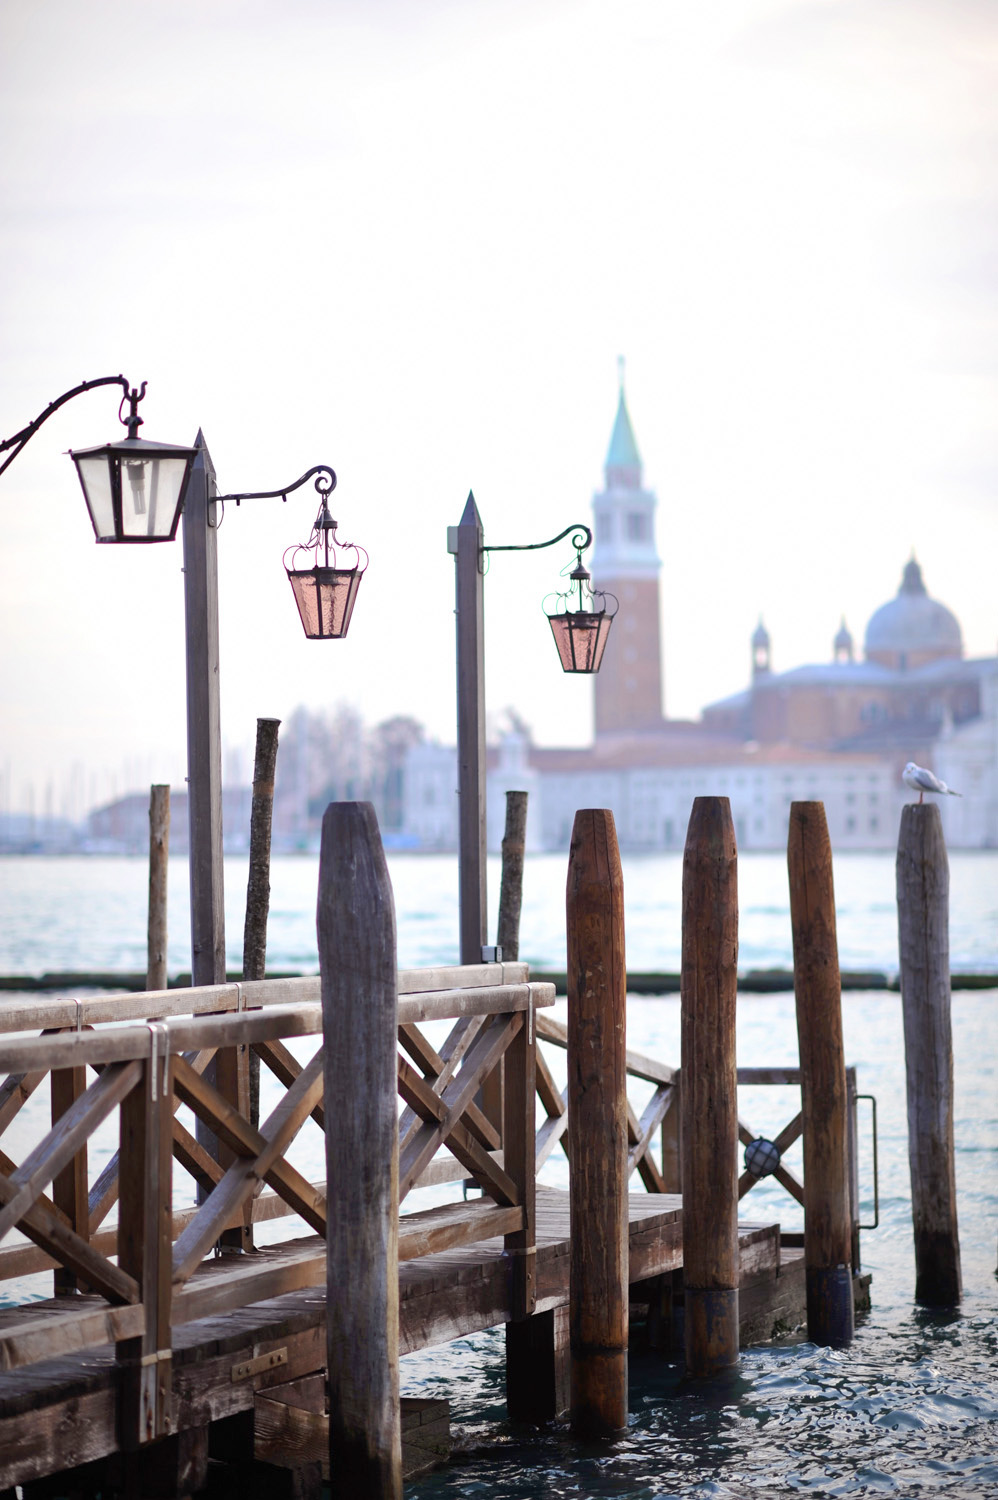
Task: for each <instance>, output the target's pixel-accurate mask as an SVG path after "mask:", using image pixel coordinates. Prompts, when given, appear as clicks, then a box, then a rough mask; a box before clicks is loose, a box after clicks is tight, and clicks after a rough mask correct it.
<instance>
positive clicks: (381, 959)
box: [316, 802, 402, 1500]
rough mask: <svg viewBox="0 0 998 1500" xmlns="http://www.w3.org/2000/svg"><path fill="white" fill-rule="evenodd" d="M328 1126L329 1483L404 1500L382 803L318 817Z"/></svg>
mask: <svg viewBox="0 0 998 1500" xmlns="http://www.w3.org/2000/svg"><path fill="white" fill-rule="evenodd" d="M316 925H317V929H318V938H319V960H320V969H321V974H322V1019H323V1040H324V1080H325V1098H326V1100H327V1101H328V1102H329V1105H330V1107H331V1108H332V1107H335V1119H336V1128H335V1129H330V1130H328V1131H327V1133H326V1181H327V1201H328V1202H329V1203H330V1205H332V1206H333V1207H332V1211H331V1212H330V1214H329V1222H328V1228H327V1240H326V1252H327V1253H326V1304H327V1307H326V1335H327V1359H328V1366H327V1370H328V1374H327V1379H328V1391H329V1466H330V1488H331V1493H332V1494H333V1495H334V1496H337V1495H342V1496H349V1497H350V1500H401V1495H402V1440H401V1420H400V1415H399V1365H398V1360H399V1345H398V1324H399V1305H398V1203H399V1189H398V1115H397V1104H396V1100H397V1094H396V1069H397V1040H396V1039H397V1030H398V979H397V971H396V957H395V906H394V901H393V897H392V888H391V882H390V880H389V877H388V867H387V864H386V863H385V855H384V850H383V848H382V845H381V835H380V833H379V832H378V822H377V818H376V816H375V812H374V808H373V807H372V806H371V804H370V803H369V802H341V803H332V804H331V805H330V806H329V807H327V809H326V813H325V816H324V818H323V820H322V845H321V852H320V856H319V899H318V910H317V922H316Z"/></svg>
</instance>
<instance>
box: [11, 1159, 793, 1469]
mask: <svg viewBox="0 0 998 1500" xmlns="http://www.w3.org/2000/svg"><path fill="white" fill-rule="evenodd" d="M469 1206H470V1205H469ZM628 1209H629V1221H630V1236H629V1238H630V1252H631V1260H630V1279H631V1281H632V1283H633V1282H637V1281H641V1280H645V1279H647V1278H648V1277H651V1276H655V1275H659V1274H661V1273H662V1272H664V1271H671V1270H675V1269H678V1268H679V1267H680V1265H681V1264H682V1211H681V1199H680V1198H679V1197H678V1196H677V1195H655V1194H647V1193H633V1194H631V1195H629V1199H628ZM406 1217H409V1216H404V1217H403V1219H402V1221H401V1224H402V1228H403V1232H404V1226H405V1220H406ZM568 1220H569V1209H568V1194H567V1193H565V1192H561V1191H559V1190H558V1189H555V1188H549V1187H538V1190H537V1294H538V1300H537V1307H538V1310H539V1311H543V1310H545V1309H549V1308H552V1307H556V1306H559V1305H564V1304H565V1303H567V1301H568V1270H569V1258H570V1247H569V1239H568V1231H569V1222H568ZM739 1243H740V1246H741V1252H742V1267H743V1276H746V1277H752V1278H756V1277H758V1276H759V1274H760V1272H761V1271H763V1270H764V1269H765V1270H767V1272H768V1275H771V1276H775V1273H776V1270H777V1268H778V1264H779V1255H780V1251H779V1231H778V1227H777V1226H776V1225H764V1226H760V1225H740V1226H739ZM243 1259H244V1258H243V1257H241V1256H235V1255H233V1256H221V1257H219V1258H218V1259H217V1260H214V1261H209V1262H207V1263H206V1264H205V1265H204V1267H203V1268H202V1269H201V1270H199V1271H198V1272H196V1273H195V1275H194V1276H193V1277H192V1278H191V1281H190V1282H189V1283H188V1287H187V1288H185V1289H184V1291H183V1293H181V1294H180V1295H181V1296H183V1297H185V1298H187V1297H190V1298H191V1299H192V1303H193V1299H197V1301H198V1302H199V1303H200V1305H201V1307H202V1308H203V1309H205V1310H207V1309H208V1308H209V1307H214V1309H215V1310H216V1311H215V1312H214V1313H213V1315H212V1316H203V1317H201V1318H200V1319H198V1320H197V1321H195V1322H187V1323H185V1324H183V1325H181V1326H179V1327H175V1329H174V1346H173V1393H174V1411H173V1418H174V1423H175V1428H176V1429H185V1428H189V1427H201V1426H204V1425H205V1424H206V1423H208V1422H213V1421H218V1420H220V1419H222V1418H223V1417H228V1416H233V1415H235V1414H237V1413H238V1412H243V1411H248V1410H250V1409H252V1407H253V1403H254V1393H255V1392H256V1391H258V1390H263V1389H266V1388H267V1387H268V1386H271V1385H275V1384H278V1383H280V1382H287V1381H289V1380H295V1379H298V1378H300V1377H302V1376H304V1375H307V1374H310V1373H311V1372H312V1371H315V1370H320V1369H322V1368H323V1367H324V1365H325V1359H326V1349H325V1339H326V1333H325V1289H324V1286H323V1285H322V1283H323V1282H324V1280H325V1244H324V1241H323V1240H322V1239H321V1238H319V1237H318V1236H311V1235H309V1236H305V1237H303V1238H302V1239H300V1240H297V1241H294V1242H293V1243H292V1244H291V1245H290V1246H289V1247H287V1248H286V1249H285V1248H282V1247H274V1248H273V1249H269V1250H268V1249H262V1250H258V1251H254V1252H253V1253H252V1254H251V1255H248V1256H246V1257H245V1262H246V1268H245V1270H244V1271H242V1272H241V1271H240V1262H241V1261H242V1260H243ZM268 1261H270V1262H272V1263H273V1265H274V1268H275V1271H277V1270H278V1269H280V1270H282V1271H283V1270H284V1269H285V1268H286V1266H287V1265H288V1264H289V1263H290V1262H291V1261H294V1262H295V1264H296V1265H297V1266H298V1267H299V1273H300V1275H301V1277H302V1285H301V1288H300V1290H298V1291H293V1292H289V1293H286V1294H285V1295H283V1296H280V1297H274V1298H272V1299H271V1300H269V1301H261V1302H257V1303H254V1304H253V1305H252V1306H250V1307H242V1308H235V1309H234V1310H232V1311H231V1312H218V1311H217V1309H218V1308H219V1305H220V1304H224V1303H225V1301H226V1300H228V1299H229V1298H230V1297H231V1298H236V1296H237V1295H238V1293H237V1287H238V1282H239V1280H240V1279H241V1276H242V1277H245V1276H246V1275H247V1274H252V1275H258V1274H259V1273H260V1271H261V1269H262V1268H263V1265H264V1263H266V1262H268ZM91 1306H92V1308H93V1310H94V1312H97V1311H98V1310H99V1309H106V1304H105V1303H104V1302H103V1301H102V1299H100V1298H97V1297H60V1298H52V1299H49V1300H47V1301H45V1302H38V1303H32V1304H30V1308H25V1307H20V1308H0V1356H2V1350H3V1341H4V1335H5V1331H6V1330H7V1329H8V1328H9V1329H11V1330H12V1331H13V1330H14V1328H19V1329H20V1330H22V1331H24V1330H25V1325H26V1324H27V1325H30V1322H31V1321H32V1320H33V1318H41V1317H44V1316H48V1315H51V1313H52V1311H53V1310H58V1311H60V1312H63V1313H64V1315H65V1316H66V1317H67V1318H69V1319H72V1318H74V1317H75V1318H79V1317H80V1316H82V1315H85V1314H86V1311H87V1308H88V1307H91ZM399 1313H400V1319H399V1321H400V1328H399V1343H400V1352H401V1353H411V1352H413V1351H415V1350H417V1349H421V1348H425V1347H427V1346H428V1345H433V1344H439V1343H443V1342H446V1341H447V1340H449V1339H452V1338H459V1337H462V1336H463V1335H466V1334H468V1333H473V1332H475V1331H477V1330H479V1329H482V1328H487V1327H492V1326H494V1325H496V1324H498V1323H503V1322H505V1321H507V1319H508V1317H509V1313H510V1281H509V1261H508V1259H505V1258H504V1257H503V1241H502V1238H501V1237H499V1236H497V1237H496V1238H495V1239H491V1240H486V1241H480V1242H478V1243H476V1244H473V1245H466V1246H460V1247H457V1248H454V1249H450V1250H444V1251H441V1252H438V1253H436V1254H432V1255H427V1256H423V1257H420V1258H417V1259H413V1260H408V1261H404V1262H403V1263H402V1264H401V1265H400V1266H399ZM116 1383H117V1374H116V1367H115V1361H114V1352H113V1348H112V1347H110V1346H107V1347H103V1348H100V1349H88V1350H85V1351H83V1352H82V1353H80V1354H75V1355H67V1356H62V1357H60V1358H57V1359H50V1360H46V1361H43V1362H41V1363H38V1364H33V1365H30V1366H28V1367H27V1368H23V1369H0V1489H4V1488H9V1487H11V1486H13V1485H15V1484H21V1483H24V1482H26V1481H28V1480H30V1479H33V1478H39V1477H41V1476H43V1475H45V1474H48V1473H50V1472H52V1471H53V1469H54V1468H56V1467H58V1468H59V1469H63V1468H68V1467H74V1466H76V1465H79V1464H82V1463H86V1462H89V1461H91V1460H93V1459H97V1458H102V1457H104V1456H106V1455H107V1454H109V1453H112V1452H114V1451H115V1446H116V1435H115V1411H114V1392H115V1386H116ZM29 1412H30V1413H31V1420H30V1421H27V1422H26V1421H25V1416H26V1414H27V1413H29Z"/></svg>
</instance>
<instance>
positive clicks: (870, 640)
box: [865, 557, 963, 668]
mask: <svg viewBox="0 0 998 1500" xmlns="http://www.w3.org/2000/svg"><path fill="white" fill-rule="evenodd" d="M865 647H866V657H867V660H868V661H877V662H880V663H882V665H884V666H886V667H900V668H905V667H918V666H923V665H924V664H925V663H926V662H929V661H938V660H939V659H941V658H944V657H954V656H955V657H960V656H962V655H963V638H962V636H961V634H960V623H959V621H958V620H957V618H956V615H954V614H953V612H952V611H951V610H948V609H947V608H946V606H945V604H940V603H939V602H938V600H936V599H930V598H929V595H928V593H927V592H926V588H925V584H924V583H923V581H922V570H921V568H920V567H919V565H918V563H917V562H916V561H915V559H914V557H912V559H911V561H910V562H908V563H907V564H906V565H905V570H904V575H903V577H902V579H901V587H900V588H899V589H898V592H897V596H896V597H895V598H894V599H891V600H890V602H889V603H888V604H882V605H881V606H880V608H879V609H878V610H876V611H875V612H874V614H873V615H871V617H870V622H869V624H868V625H867V627H866V641H865Z"/></svg>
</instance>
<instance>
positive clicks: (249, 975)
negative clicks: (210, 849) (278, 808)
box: [243, 719, 281, 1125]
mask: <svg viewBox="0 0 998 1500" xmlns="http://www.w3.org/2000/svg"><path fill="white" fill-rule="evenodd" d="M280 727H281V721H280V719H257V721H256V752H255V755H254V760H253V804H252V807H251V809H250V842H249V874H248V876H247V879H246V918H245V921H244V923H243V978H244V979H265V978H266V975H267V922H268V919H269V917H270V835H271V828H272V826H273V821H274V775H275V772H276V770H277V731H278V730H279V729H280ZM249 1100H250V1121H251V1123H252V1124H254V1125H258V1124H259V1123H260V1059H259V1057H258V1056H257V1055H256V1053H255V1052H253V1053H251V1054H250V1059H249Z"/></svg>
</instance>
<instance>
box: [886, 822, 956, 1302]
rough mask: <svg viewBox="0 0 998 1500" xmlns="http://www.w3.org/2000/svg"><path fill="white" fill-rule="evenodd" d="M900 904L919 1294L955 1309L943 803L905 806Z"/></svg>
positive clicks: (923, 1299) (900, 851)
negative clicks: (941, 809) (939, 804)
mask: <svg viewBox="0 0 998 1500" xmlns="http://www.w3.org/2000/svg"><path fill="white" fill-rule="evenodd" d="M897 901H898V939H899V949H900V957H901V1007H902V1011H903V1015H904V1053H905V1067H906V1070H907V1076H908V1162H909V1166H910V1168H911V1213H912V1220H913V1224H914V1230H915V1297H916V1299H917V1301H919V1302H923V1303H926V1304H927V1305H928V1306H930V1307H951V1306H953V1305H954V1304H955V1303H957V1302H959V1300H960V1296H961V1292H962V1284H961V1274H960V1239H959V1235H958V1232H957V1222H956V1167H955V1163H954V1158H953V1036H952V1030H951V1025H950V976H949V861H948V860H947V857H946V842H945V839H944V838H943V825H942V819H941V818H940V816H939V808H938V807H937V806H936V805H935V803H931V804H930V803H928V802H926V803H922V804H919V803H915V802H909V803H908V804H907V805H906V806H905V807H904V808H903V809H902V812H901V833H900V837H899V839H898V853H897Z"/></svg>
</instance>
